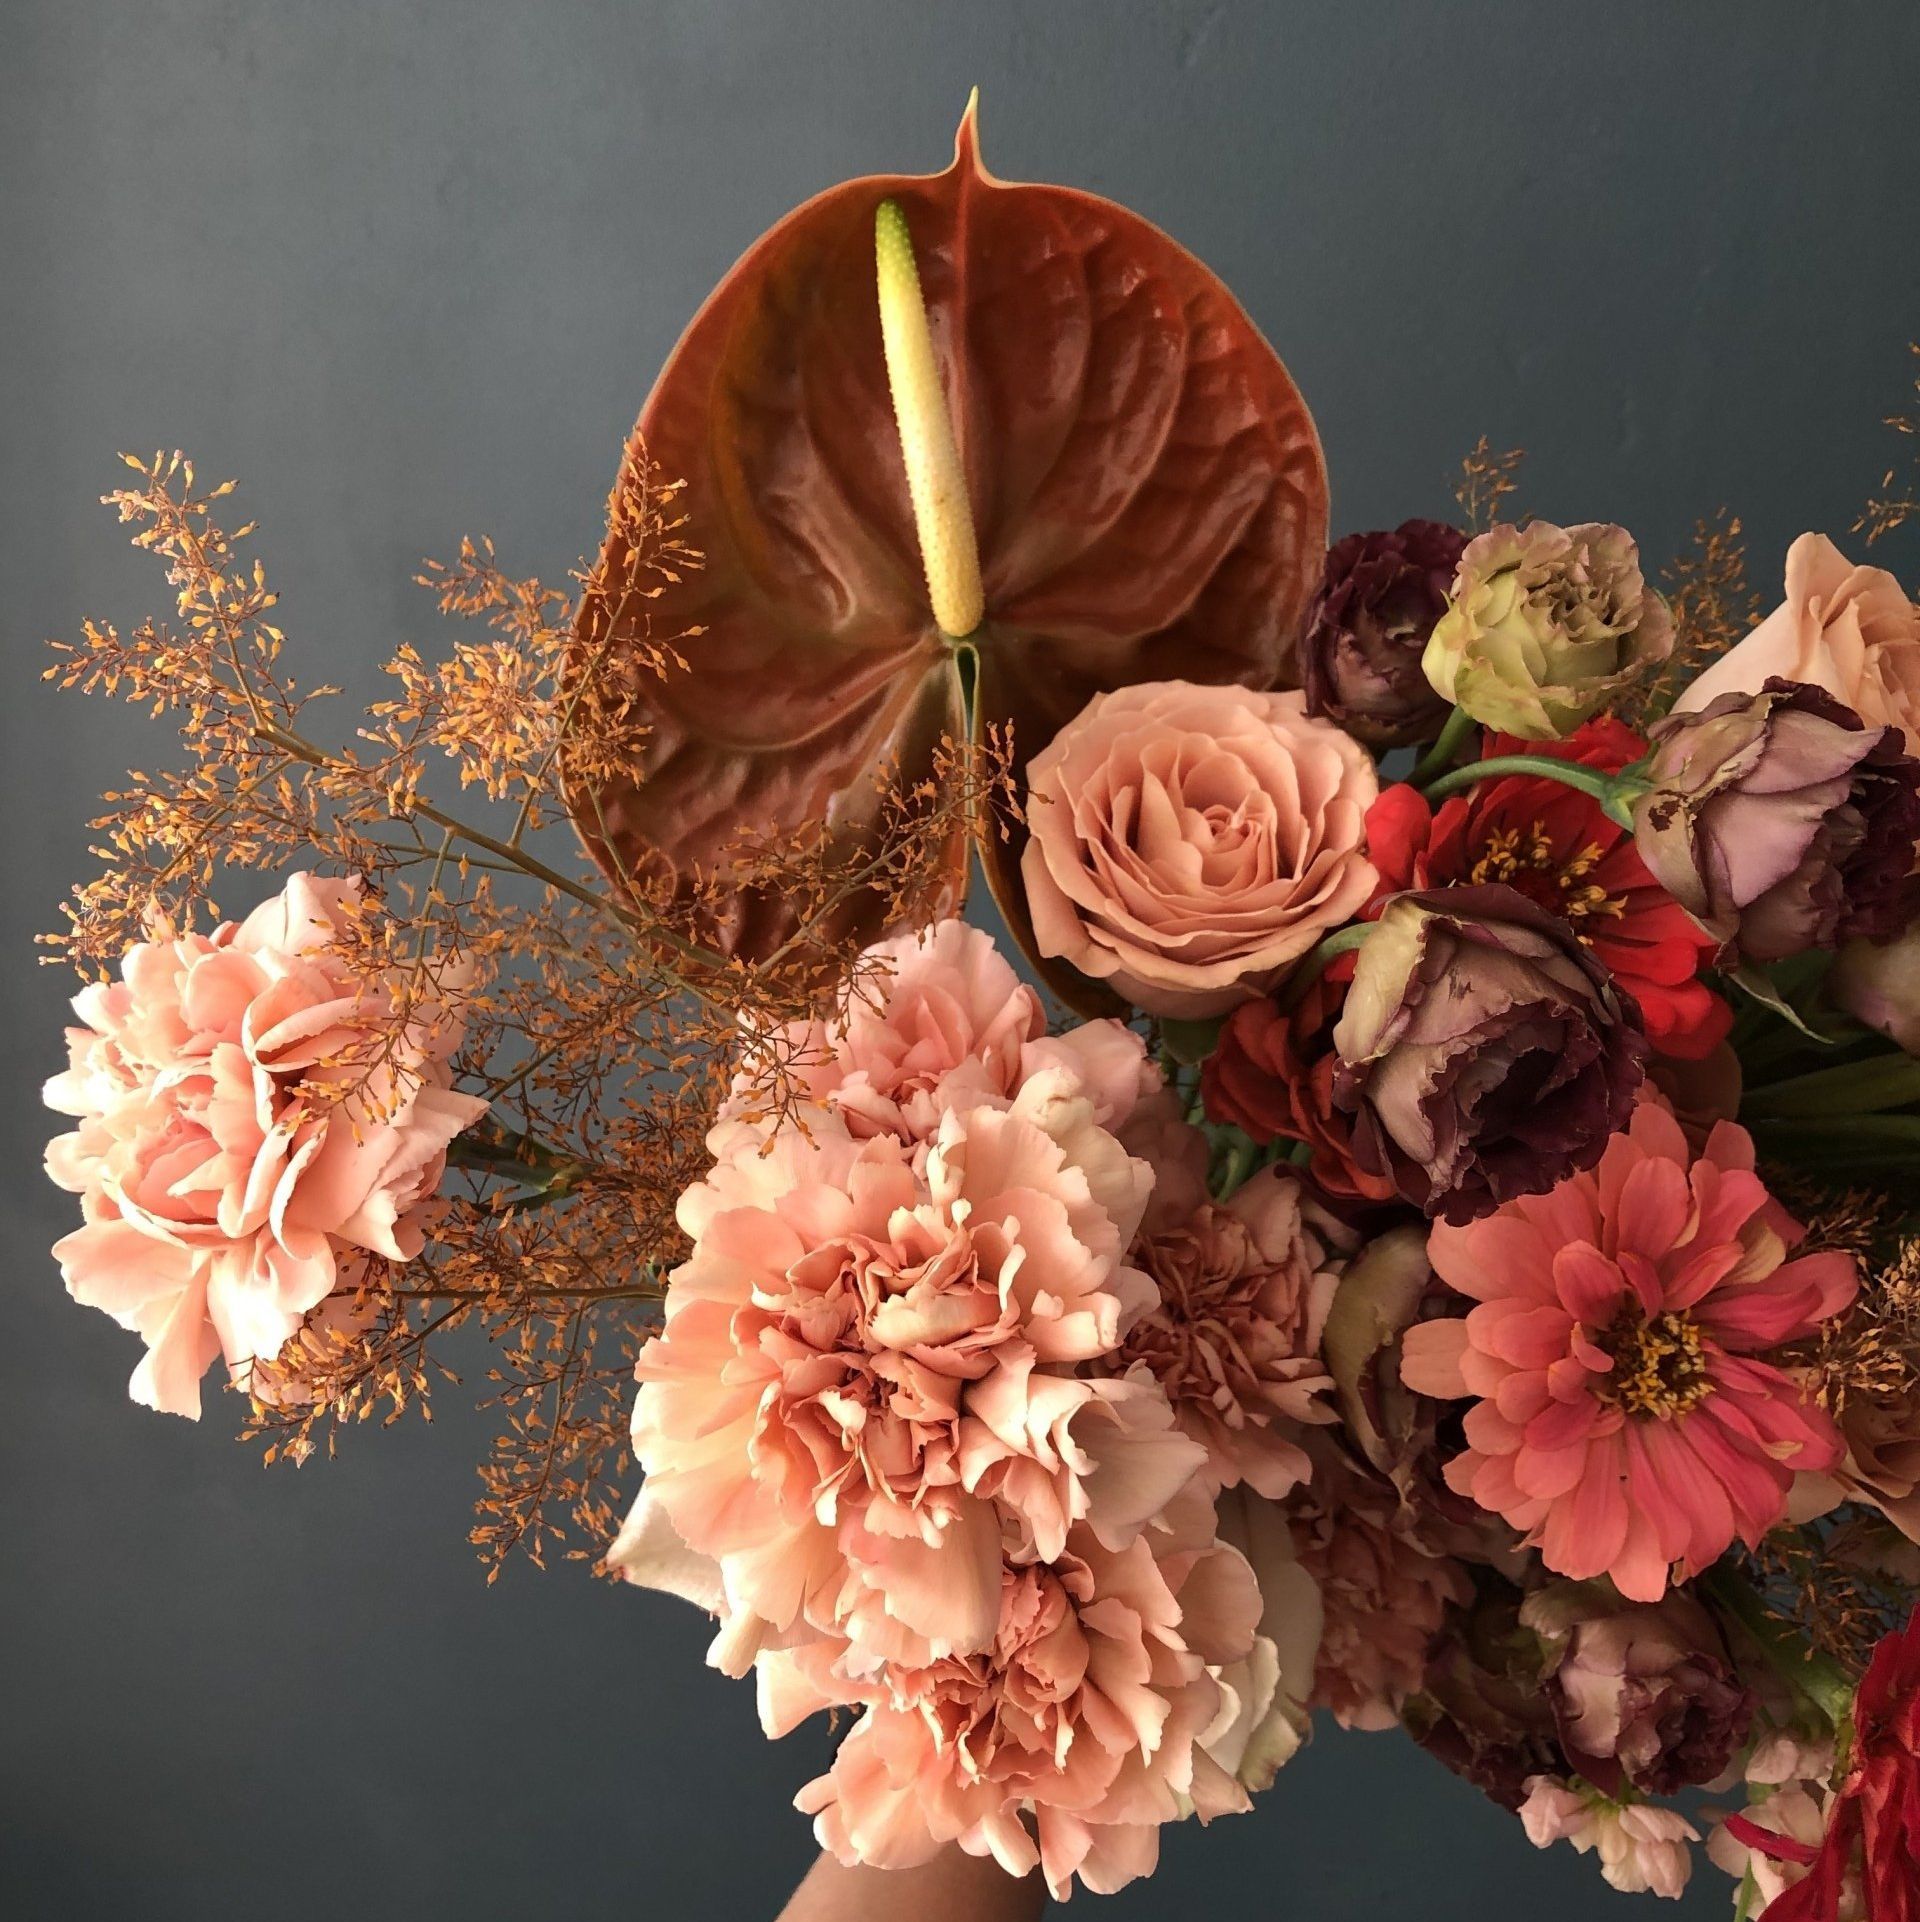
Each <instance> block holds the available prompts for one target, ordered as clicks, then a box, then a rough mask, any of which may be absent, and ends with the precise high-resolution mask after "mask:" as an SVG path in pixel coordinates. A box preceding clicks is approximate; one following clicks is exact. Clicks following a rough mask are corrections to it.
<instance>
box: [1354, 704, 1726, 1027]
mask: <svg viewBox="0 0 1920 1922" xmlns="http://www.w3.org/2000/svg"><path fill="white" fill-rule="evenodd" d="M1529 748H1530V744H1529V743H1527V742H1524V741H1520V740H1518V739H1515V738H1511V737H1508V736H1503V735H1495V736H1493V737H1492V738H1491V739H1489V740H1488V742H1487V744H1486V753H1487V756H1488V757H1489V758H1492V757H1493V756H1496V755H1506V754H1518V753H1522V752H1526V751H1529ZM1531 751H1532V752H1535V753H1540V754H1548V755H1553V756H1556V757H1558V758H1560V759H1564V760H1568V761H1573V762H1576V763H1578V764H1579V765H1580V766H1582V767H1592V768H1600V769H1604V770H1605V771H1607V772H1609V773H1611V772H1614V771H1616V770H1618V769H1620V768H1623V767H1626V766H1627V765H1628V764H1629V763H1630V762H1633V761H1637V760H1639V758H1640V757H1641V755H1642V754H1643V753H1645V751H1646V744H1645V743H1644V742H1643V741H1642V740H1641V739H1640V737H1639V736H1638V735H1637V734H1635V733H1634V732H1633V730H1632V729H1631V728H1629V727H1625V726H1623V725H1622V724H1621V723H1620V722H1618V721H1614V720H1598V721H1589V722H1588V723H1587V724H1586V726H1585V727H1583V728H1581V729H1580V731H1579V732H1578V733H1577V734H1573V735H1571V736H1569V737H1568V739H1566V740H1565V741H1560V742H1540V743H1538V744H1537V745H1532V746H1531ZM1367 848H1368V854H1369V857H1370V858H1371V860H1372V861H1373V864H1374V866H1375V867H1376V868H1378V869H1379V871H1380V884H1381V894H1382V895H1383V896H1385V895H1391V894H1398V893H1400V892H1401V891H1402V890H1404V889H1407V888H1435V887H1456V886H1468V887H1478V886H1483V885H1485V884H1486V883H1488V882H1499V883H1502V884H1504V885H1505V886H1507V887H1510V888H1513V889H1515V890H1517V891H1518V892H1519V893H1521V894H1524V895H1525V896H1526V897H1527V899H1528V900H1530V901H1532V902H1534V903H1535V904H1536V905H1538V906H1540V907H1543V908H1545V909H1546V910H1547V911H1548V913H1550V914H1557V915H1559V916H1560V917H1561V919H1562V920H1564V921H1566V922H1567V924H1568V925H1569V926H1570V927H1572V928H1573V930H1574V931H1575V933H1577V934H1578V935H1579V937H1580V939H1581V940H1582V941H1583V942H1584V943H1585V944H1586V945H1587V946H1588V947H1590V948H1591V949H1592V951H1593V954H1594V957H1595V958H1596V959H1597V960H1599V961H1601V962H1602V963H1604V964H1605V966H1606V968H1607V970H1608V972H1609V973H1611V974H1612V976H1613V978H1614V979H1615V980H1616V981H1617V982H1619V984H1620V986H1621V988H1622V989H1623V990H1624V991H1625V992H1626V993H1628V994H1630V995H1631V996H1632V997H1633V999H1634V1000H1635V1002H1636V1003H1638V1005H1639V1008H1640V1014H1641V1018H1642V1020H1643V1021H1644V1022H1645V1024H1646V1030H1647V1039H1648V1040H1649V1041H1650V1042H1651V1043H1652V1044H1653V1046H1654V1047H1655V1048H1656V1049H1657V1050H1658V1051H1659V1052H1661V1053H1663V1054H1671V1055H1681V1056H1685V1057H1686V1058H1688V1059H1690V1060H1698V1059H1699V1058H1700V1057H1702V1056H1704V1055H1707V1054H1710V1053H1712V1051H1713V1050H1714V1048H1715V1047H1717V1046H1718V1045H1719V1043H1720V1042H1721V1040H1722V1039H1723V1038H1724V1037H1725V1035H1726V1032H1727V1030H1728V1028H1729V1027H1731V1026H1732V1024H1733V1012H1732V1010H1731V1009H1730V1008H1729V1007H1728V1006H1727V1004H1726V1002H1724V1001H1723V1000H1721V999H1720V997H1719V996H1718V995H1716V994H1714V993H1713V992H1712V991H1711V990H1710V989H1709V988H1708V987H1707V986H1706V985H1705V984H1704V983H1703V982H1702V981H1701V980H1700V979H1699V974H1700V968H1701V964H1702V963H1703V962H1704V961H1705V960H1706V959H1707V958H1708V957H1709V956H1710V955H1711V954H1712V953H1713V951H1714V948H1715V946H1716V945H1717V944H1716V942H1715V941H1714V938H1713V936H1712V935H1710V934H1708V933H1706V932H1705V931H1704V930H1703V929H1702V928H1701V927H1700V926H1699V924H1698V923H1697V922H1695V921H1694V920H1693V918H1692V917H1691V916H1690V915H1689V914H1688V913H1687V912H1686V910H1685V909H1684V908H1682V907H1681V906H1680V905H1679V903H1678V902H1676V901H1675V900H1674V899H1673V897H1672V896H1671V895H1670V894H1669V893H1668V892H1667V891H1666V889H1665V888H1664V887H1662V886H1661V885H1660V883H1659V882H1658V881H1656V880H1655V879H1654V877H1653V876H1652V875H1651V874H1649V873H1648V872H1647V864H1646V863H1645V862H1644V861H1643V860H1642V859H1641V858H1640V853H1639V850H1638V849H1637V848H1636V847H1635V846H1634V842H1633V836H1632V835H1631V834H1630V833H1629V832H1628V831H1627V830H1626V829H1625V828H1623V827H1622V826H1621V825H1620V824H1619V823H1618V822H1617V821H1615V820H1613V819H1612V818H1611V817H1610V816H1609V815H1608V814H1607V813H1606V811H1605V810H1604V809H1603V808H1602V807H1601V805H1600V803H1599V802H1598V801H1596V800H1595V799H1594V798H1593V797H1592V796H1591V795H1588V794H1582V793H1580V792H1578V791H1577V790H1576V789H1574V788H1570V787H1567V786H1566V785H1565V784H1564V783H1562V782H1559V781H1551V780H1547V779H1545V778H1543V777H1539V776H1534V775H1508V776H1506V777H1504V778H1502V779H1498V780H1492V781H1482V782H1481V783H1480V784H1479V785H1478V786H1476V787H1474V788H1471V789H1469V790H1468V791H1467V792H1466V793H1464V794H1456V795H1455V796H1453V798H1452V799H1450V800H1447V801H1443V802H1442V803H1441V804H1440V807H1439V809H1438V811H1436V810H1434V809H1433V808H1432V807H1430V806H1429V805H1428V803H1427V800H1426V798H1425V796H1424V795H1422V794H1421V792H1420V790H1419V789H1418V788H1416V787H1412V786H1409V785H1407V784H1406V783H1404V782H1403V783H1399V784H1397V785H1395V786H1393V787H1390V788H1388V789H1387V790H1386V791H1385V792H1384V793H1383V794H1382V795H1381V797H1380V799H1379V800H1378V801H1376V802H1375V803H1374V805H1373V807H1372V809H1371V811H1370V812H1369V813H1368V815H1367Z"/></svg>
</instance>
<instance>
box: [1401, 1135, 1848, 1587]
mask: <svg viewBox="0 0 1920 1922" xmlns="http://www.w3.org/2000/svg"><path fill="white" fill-rule="evenodd" d="M1802 1236H1803V1230H1802V1229H1801V1228H1800V1227H1799V1226H1798V1224H1796V1223H1795V1222H1793V1221H1792V1220H1791V1218H1790V1217H1788V1216H1787V1215H1786V1213H1785V1212H1784V1211H1783V1210H1782V1209H1781V1208H1780V1207H1779V1206H1778V1205H1777V1204H1776V1203H1775V1202H1774V1201H1773V1200H1772V1199H1771V1197H1770V1196H1769V1195H1768V1193H1767V1191H1766V1189H1765V1188H1764V1187H1763V1186H1762V1184H1761V1182H1760V1178H1759V1176H1758V1175H1756V1174H1755V1173H1754V1171H1753V1144H1752V1142H1751V1141H1750V1139H1749V1138H1748V1136H1747V1135H1746V1133H1745V1131H1744V1130H1742V1129H1740V1128H1738V1127H1736V1126H1733V1125H1732V1124H1730V1123H1724V1122H1723V1123H1721V1124H1720V1125H1719V1126H1717V1127H1716V1128H1715V1129H1714V1130H1713V1132H1712V1134H1711V1135H1710V1136H1709V1137H1708V1139H1707V1144H1706V1149H1705V1152H1704V1153H1703V1154H1701V1155H1700V1156H1699V1157H1698V1158H1697V1159H1696V1158H1695V1157H1694V1156H1693V1155H1692V1154H1691V1152H1690V1151H1689V1149H1688V1146H1687V1140H1686V1136H1685V1135H1684V1133H1683V1132H1682V1131H1681V1128H1680V1125H1679V1123H1678V1122H1677V1121H1675V1120H1674V1118H1673V1116H1672V1115H1671V1114H1669V1113H1668V1112H1667V1110H1666V1109H1665V1108H1664V1107H1663V1106H1661V1105H1660V1104H1659V1103H1658V1102H1656V1101H1654V1100H1651V1099H1648V1100H1643V1101H1642V1102H1641V1104H1640V1105H1639V1107H1638V1108H1637V1109H1636V1110H1635V1112H1634V1115H1633V1118H1632V1121H1631V1123H1630V1124H1629V1126H1628V1128H1627V1130H1626V1132H1625V1133H1623V1134H1618V1135H1616V1136H1614V1138H1613V1139H1612V1140H1611V1141H1610V1142H1608V1144H1607V1147H1606V1152H1605V1153H1604V1155H1602V1157H1601V1159H1600V1162H1599V1165H1598V1167H1596V1168H1594V1169H1592V1170H1591V1171H1587V1172H1582V1173H1579V1174H1575V1175H1573V1176H1570V1177H1569V1178H1568V1179H1566V1180H1564V1181H1562V1182H1561V1183H1560V1184H1559V1185H1558V1186H1557V1187H1556V1188H1554V1189H1553V1190H1552V1192H1551V1193H1549V1194H1545V1195H1540V1196H1525V1197H1521V1198H1519V1199H1516V1200H1513V1201H1510V1202H1508V1203H1506V1204H1505V1205H1504V1206H1502V1207H1501V1208H1499V1209H1498V1210H1497V1211H1496V1212H1494V1213H1493V1214H1491V1215H1488V1216H1486V1217H1484V1218H1483V1219H1481V1220H1479V1221H1474V1222H1470V1223H1468V1224H1466V1225H1465V1226H1464V1227H1455V1226H1452V1225H1442V1226H1437V1227H1436V1228H1435V1229H1434V1231H1433V1235H1432V1238H1431V1242H1430V1249H1431V1254H1432V1258H1433V1265H1434V1269H1435V1271H1436V1272H1437V1273H1438V1274H1439V1276H1440V1277H1441V1279H1442V1280H1443V1281H1445V1282H1446V1283H1447V1284H1448V1285H1449V1286H1450V1287H1452V1288H1454V1289H1455V1290H1456V1291H1458V1292H1459V1293H1460V1294H1462V1295H1466V1296H1468V1297H1469V1298H1471V1299H1472V1300H1473V1301H1474V1302H1476V1303H1477V1304H1478V1305H1477V1306H1475V1307H1474V1308H1473V1309H1472V1311H1471V1312H1470V1313H1469V1314H1468V1315H1467V1316H1466V1317H1465V1319H1464V1320H1449V1321H1428V1322H1420V1323H1416V1324H1415V1325H1414V1326H1413V1327H1412V1328H1410V1329H1408V1331H1407V1334H1406V1338H1405V1344H1404V1348H1403V1353H1402V1358H1401V1378H1402V1379H1403V1380H1404V1381H1405V1382H1406V1383H1407V1385H1408V1386H1409V1387H1412V1388H1414V1389H1416V1390H1418V1391H1419V1392H1421V1393H1423V1394H1428V1395H1435V1396H1440V1397H1443V1398H1455V1397H1461V1396H1473V1397H1477V1398H1478V1399H1477V1400H1476V1401H1475V1402H1474V1405H1473V1407H1472V1408H1470V1409H1469V1410H1468V1411H1467V1415H1466V1424H1465V1435H1466V1440H1467V1444H1468V1445H1467V1448H1466V1451H1465V1452H1464V1453H1463V1454H1460V1455H1458V1456H1456V1457H1454V1459H1453V1460H1452V1461H1450V1462H1449V1463H1448V1464H1447V1468H1446V1477H1447V1481H1448V1484H1449V1485H1450V1486H1451V1487H1453V1488H1454V1489H1456V1490H1457V1491H1458V1492H1460V1493H1462V1494H1470V1495H1471V1496H1472V1497H1473V1499H1474V1500H1475V1501H1476V1502H1478V1503H1479V1504H1480V1506H1481V1507H1483V1508H1485V1509H1488V1510H1490V1511H1492V1512H1493V1513H1496V1514H1499V1515H1503V1516H1504V1517H1505V1518H1506V1519H1507V1521H1508V1522H1509V1523H1510V1524H1511V1525H1512V1526H1513V1527H1514V1528H1516V1529H1518V1530H1520V1531H1521V1533H1522V1534H1523V1535H1525V1536H1526V1538H1527V1540H1528V1541H1529V1542H1530V1543H1533V1544H1537V1545H1538V1547H1539V1549H1540V1552H1541V1555H1542V1558H1543V1559H1544V1560H1545V1562H1546V1564H1547V1566H1548V1567H1549V1568H1551V1569H1554V1570H1555V1571H1557V1572H1558V1573H1560V1574H1563V1575H1570V1576H1573V1577H1574V1578H1575V1579H1577V1580H1585V1579H1587V1578H1589V1577H1592V1576H1596V1575H1607V1576H1610V1577H1611V1578H1612V1580H1613V1582H1614V1585H1615V1586H1616V1587H1617V1588H1618V1589H1619V1590H1620V1592H1621V1593H1622V1594H1623V1595H1625V1596H1627V1597H1628V1598H1629V1599H1631V1600H1634V1601H1646V1602H1652V1601H1657V1600H1659V1598H1660V1597H1661V1596H1662V1595H1663V1594H1664V1593H1665V1592H1666V1589H1667V1583H1668V1576H1669V1571H1670V1570H1671V1569H1672V1567H1673V1566H1674V1565H1675V1564H1676V1563H1677V1564H1679V1565H1680V1568H1681V1570H1682V1572H1683V1574H1694V1573H1698V1572H1699V1571H1700V1570H1702V1569H1704V1568H1707V1567H1708V1566H1710V1565H1711V1564H1712V1563H1713V1562H1714V1561H1715V1560H1717V1559H1718V1557H1719V1556H1720V1555H1721V1554H1722V1553H1723V1552H1724V1551H1725V1550H1726V1549H1727V1548H1728V1547H1729V1546H1730V1545H1731V1544H1732V1542H1733V1541H1734V1540H1735V1538H1736V1537H1737V1538H1739V1539H1740V1540H1742V1541H1745V1542H1747V1543H1749V1544H1756V1543H1758V1541H1759V1540H1760V1538H1761V1536H1763V1535H1764V1534H1765V1533H1766V1532H1767V1530H1769V1529H1770V1528H1772V1527H1774V1526H1775V1525H1776V1524H1777V1523H1778V1522H1779V1520H1780V1518H1781V1517H1782V1515H1783V1514H1785V1512H1786V1506H1787V1491H1788V1488H1789V1487H1790V1485H1791V1483H1792V1480H1793V1477H1794V1474H1795V1472H1796V1471H1797V1470H1805V1469H1813V1470H1820V1469H1826V1468H1830V1467H1832V1466H1833V1465H1834V1463H1835V1462H1837V1461H1838V1460H1839V1459H1840V1454H1841V1443H1840V1438H1839V1436H1838V1434H1837V1433H1836V1432H1835V1430H1834V1427H1833V1424H1832V1422H1831V1421H1830V1420H1829V1419H1828V1418H1827V1416H1826V1415H1825V1414H1824V1413H1823V1412H1822V1411H1821V1410H1820V1409H1819V1408H1818V1407H1816V1406H1814V1405H1813V1404H1812V1403H1811V1402H1810V1401H1809V1400H1808V1399H1807V1396H1806V1394H1805V1392H1804V1390H1803V1389H1802V1388H1801V1387H1800V1386H1799V1385H1798V1384H1797V1383H1796V1382H1795V1381H1794V1379H1793V1378H1792V1377H1791V1376H1790V1375H1788V1374H1787V1373H1785V1372H1784V1371H1783V1370H1782V1369H1780V1368H1779V1367H1777V1366H1774V1365H1773V1364H1771V1363H1769V1362H1768V1361H1766V1360H1765V1359H1763V1357H1764V1356H1765V1355H1766V1354H1767V1352H1768V1351H1769V1350H1772V1349H1775V1348H1778V1347H1779V1346H1780V1345H1781V1344H1782V1343H1785V1342H1791V1341H1796V1340H1798V1339H1800V1338H1801V1337H1802V1336H1804V1335H1807V1334H1810V1333H1811V1332H1812V1331H1813V1330H1814V1329H1815V1328H1816V1327H1818V1326H1819V1324H1820V1323H1821V1322H1822V1321H1824V1320H1826V1319H1827V1318H1828V1317H1829V1316H1831V1315H1834V1314H1836V1313H1837V1312H1838V1311H1839V1310H1840V1309H1841V1308H1843V1307H1844V1306H1845V1305H1846V1304H1847V1303H1848V1302H1849V1301H1851V1300H1852V1298H1853V1295H1854V1291H1855V1288H1856V1286H1857V1278H1856V1275H1855V1272H1854V1265H1853V1261H1852V1258H1851V1257H1850V1256H1848V1255H1846V1254H1843V1253H1840V1252H1838V1251H1827V1252H1823V1253H1819V1254H1811V1255H1803V1256H1801V1257H1799V1258H1798V1259H1792V1260H1790V1259H1788V1255H1789V1251H1790V1250H1791V1248H1792V1247H1793V1246H1794V1245H1795V1244H1796V1243H1797V1242H1798V1241H1800V1240H1801V1239H1802Z"/></svg>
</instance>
